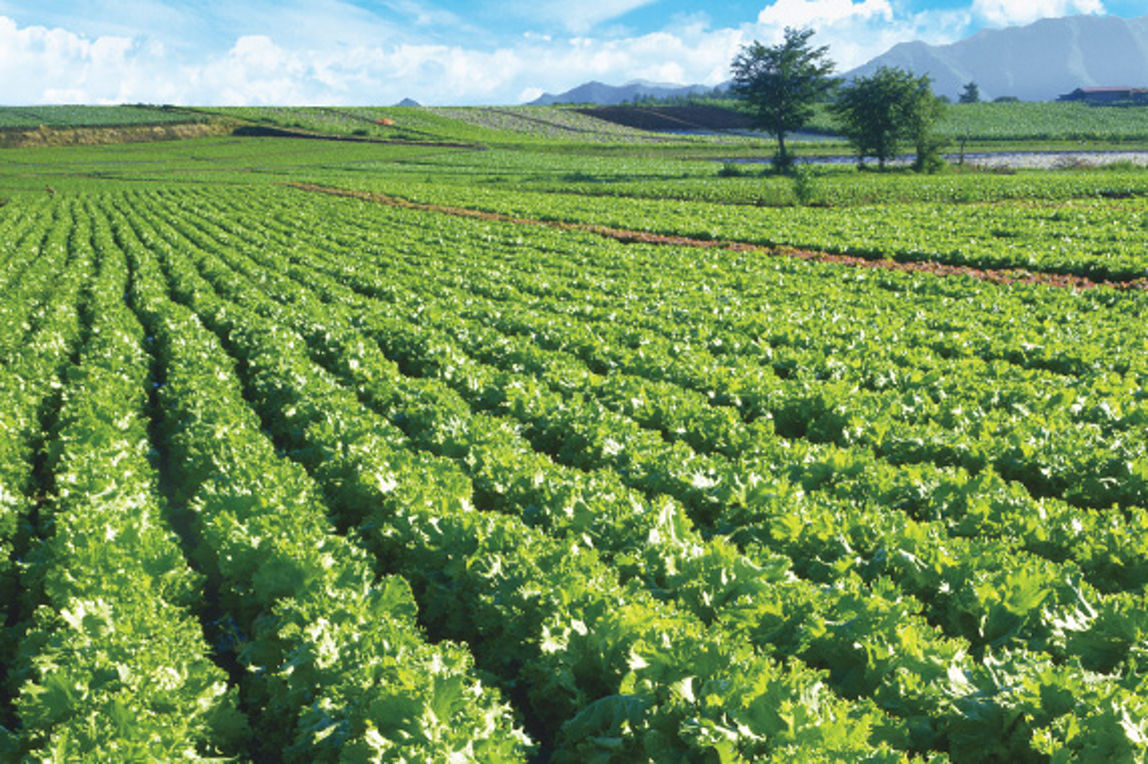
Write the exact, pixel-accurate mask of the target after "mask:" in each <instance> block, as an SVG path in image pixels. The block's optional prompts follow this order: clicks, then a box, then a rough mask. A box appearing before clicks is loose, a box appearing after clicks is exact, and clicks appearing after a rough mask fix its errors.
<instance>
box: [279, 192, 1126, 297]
mask: <svg viewBox="0 0 1148 764" xmlns="http://www.w3.org/2000/svg"><path fill="white" fill-rule="evenodd" d="M287 185H288V186H290V187H291V188H296V189H299V190H301V191H308V192H312V193H322V194H330V195H332V196H345V197H350V198H353V199H361V200H363V201H368V202H375V203H378V204H386V205H389V206H392V207H402V208H405V209H413V210H423V211H427V212H438V213H442V214H445V215H455V216H457V217H464V218H473V219H476V220H491V221H497V222H501V223H515V224H518V225H534V226H541V227H545V228H555V229H558V230H560V231H581V232H585V233H593V234H597V235H599V236H605V237H607V238H610V239H614V240H616V241H620V242H623V243H641V244H667V245H672V246H678V247H699V248H705V249H710V248H718V249H727V250H730V251H733V252H764V253H766V254H769V255H774V256H780V257H795V258H798V259H801V260H812V261H815V262H819V263H836V264H838V265H847V266H852V267H856V268H873V269H879V270H887V271H908V272H913V273H931V274H933V275H936V276H970V277H972V278H977V279H981V280H983V281H990V282H992V283H995V284H1045V285H1047V286H1053V287H1060V288H1063V289H1067V288H1073V289H1094V288H1096V287H1101V286H1106V287H1112V288H1113V289H1120V290H1140V291H1148V278H1139V279H1135V280H1130V281H1093V280H1091V279H1089V278H1085V277H1084V276H1074V275H1071V274H1063V273H1047V272H1043V271H1035V272H1034V271H1027V270H1022V269H991V268H973V267H970V266H965V265H946V264H944V263H937V262H931V261H909V262H900V261H896V260H886V259H880V260H876V259H867V258H864V257H856V256H854V255H836V254H833V253H831V252H818V251H815V250H808V249H797V248H794V247H784V246H782V247H766V246H762V245H760V244H749V243H746V242H739V241H722V240H709V239H694V238H689V237H686V236H667V235H664V234H654V233H647V232H644V231H631V230H626V229H624V228H610V227H608V226H601V225H591V224H588V223H564V222H560V221H554V220H538V219H535V218H521V217H514V216H512V215H503V214H501V213H497V212H485V211H483V210H476V209H471V208H469V207H454V206H450V205H443V204H425V203H423V202H412V201H410V200H409V199H402V198H399V197H396V196H388V195H387V194H380V193H374V192H370V191H353V190H350V189H345V188H335V187H332V186H320V185H316V184H312V183H288V184H287Z"/></svg>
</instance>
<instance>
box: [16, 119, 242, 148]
mask: <svg viewBox="0 0 1148 764" xmlns="http://www.w3.org/2000/svg"><path fill="white" fill-rule="evenodd" d="M234 129H235V125H234V124H233V123H228V122H178V123H174V124H163V125H126V126H122V127H63V128H60V127H45V126H44V125H41V126H40V127H36V128H14V129H6V130H0V148H25V147H34V146H102V145H107V144H113V143H148V142H152V141H175V140H182V139H185V138H209V137H214V136H220V135H228V134H230V133H231V131H232V130H234Z"/></svg>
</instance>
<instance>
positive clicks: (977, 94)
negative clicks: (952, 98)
mask: <svg viewBox="0 0 1148 764" xmlns="http://www.w3.org/2000/svg"><path fill="white" fill-rule="evenodd" d="M959 102H960V103H980V102H981V89H980V88H979V87H977V83H975V82H969V83H966V84H965V89H964V90H962V91H961V96H960V99H959Z"/></svg>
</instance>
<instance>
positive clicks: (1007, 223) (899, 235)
mask: <svg viewBox="0 0 1148 764" xmlns="http://www.w3.org/2000/svg"><path fill="white" fill-rule="evenodd" d="M356 187H361V188H365V189H368V190H376V191H383V192H385V193H388V194H391V195H394V196H399V197H402V198H405V199H410V200H414V201H418V202H423V203H428V204H445V205H454V206H461V207H469V208H473V209H479V210H484V211H487V212H494V213H500V214H506V215H511V216H515V217H524V218H533V219H540V220H555V221H562V222H568V223H589V224H594V225H604V226H612V227H616V228H621V229H628V230H639V231H645V232H650V233H657V234H670V235H680V236H688V237H693V238H698V239H717V240H726V241H737V242H747V243H751V244H758V245H763V246H770V247H773V246H787V247H795V248H801V249H813V250H818V251H825V252H832V253H836V254H846V255H857V256H861V257H866V258H875V259H882V258H888V259H893V260H900V261H931V262H940V263H945V264H949V265H968V266H975V267H979V268H1004V269H1017V268H1019V269H1028V270H1036V271H1046V272H1051V273H1068V274H1076V275H1081V276H1087V277H1090V278H1096V279H1136V278H1143V277H1144V276H1146V275H1148V261H1146V260H1145V256H1144V252H1143V247H1142V246H1141V244H1142V241H1143V230H1144V227H1145V225H1146V224H1148V221H1146V219H1145V215H1144V208H1145V204H1144V201H1143V200H1141V199H1130V200H1107V199H1104V200H1077V201H1074V202H1072V203H1070V204H1056V205H1053V204H1047V205H1041V204H1023V205H1022V204H1008V203H1002V204H995V205H950V204H927V203H914V204H903V205H872V206H858V207H846V208H831V209H825V208H817V207H802V208H765V207H763V208H756V207H755V208H747V207H745V206H744V205H726V204H713V203H707V202H696V201H689V202H686V201H678V200H663V199H635V198H604V197H596V196H581V195H577V194H561V193H559V194H555V193H540V192H530V191H517V190H515V191H507V190H504V189H496V188H493V187H485V188H475V187H467V186H460V185H446V184H434V185H431V184H423V183H417V182H413V181H401V180H393V181H392V180H383V181H378V180H371V181H358V182H357V183H356Z"/></svg>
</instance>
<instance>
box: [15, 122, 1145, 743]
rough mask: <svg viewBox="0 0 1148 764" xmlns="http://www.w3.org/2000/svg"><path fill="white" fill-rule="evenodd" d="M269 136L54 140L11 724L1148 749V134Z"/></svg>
mask: <svg viewBox="0 0 1148 764" xmlns="http://www.w3.org/2000/svg"><path fill="white" fill-rule="evenodd" d="M512 116H513V115H512ZM438 118H440V119H445V118H446V117H442V116H440V117H438ZM516 118H522V117H521V116H519V117H516ZM579 124H580V123H579ZM491 129H493V128H491ZM243 141H244V142H240V141H239V139H227V140H208V141H188V142H186V149H185V148H178V147H177V148H172V147H156V148H147V149H145V148H139V147H133V148H127V149H124V150H123V153H122V154H121V155H120V160H119V163H118V164H115V165H114V166H112V165H111V164H110V163H109V162H108V155H107V153H106V152H107V151H110V150H107V149H100V150H96V149H91V148H86V149H75V150H64V149H53V150H48V149H44V150H41V151H42V152H48V151H54V152H55V153H53V154H47V153H39V154H38V153H36V152H33V151H25V152H24V153H16V152H13V153H11V154H8V155H6V156H8V157H10V159H11V164H10V165H9V168H10V169H9V170H7V171H6V172H8V174H7V175H5V174H3V173H0V185H3V188H4V193H5V194H6V195H7V202H6V203H5V204H3V206H0V347H2V358H3V360H4V363H3V365H2V366H0V591H2V593H3V596H0V607H2V608H3V611H2V613H0V617H3V618H4V620H5V624H6V628H5V630H4V633H3V641H2V642H0V688H2V693H0V758H3V759H4V760H21V759H26V760H29V761H52V762H56V761H59V762H64V761H74V760H85V761H172V760H183V759H190V760H195V759H221V760H239V761H299V762H311V761H337V760H343V761H379V760H382V761H409V762H468V761H474V762H504V761H505V762H515V761H517V762H555V763H556V764H561V763H570V762H579V763H581V762H594V763H601V764H613V763H617V764H622V763H625V762H647V761H648V762H743V761H744V762H750V761H778V762H790V761H801V762H807V761H808V762H837V761H849V762H853V761H858V762H861V761H867V762H901V761H911V760H921V761H946V760H949V761H954V762H983V761H999V762H1018V761H1020V762H1049V761H1053V762H1062V761H1063V762H1067V761H1120V762H1123V761H1129V762H1131V761H1143V760H1145V758H1146V757H1148V601H1146V597H1148V594H1146V585H1148V437H1146V434H1148V395H1146V393H1145V390H1144V383H1145V380H1146V379H1148V331H1146V329H1145V319H1144V317H1145V316H1146V315H1148V294H1146V292H1145V289H1144V279H1145V276H1148V265H1146V263H1148V261H1146V259H1145V255H1144V250H1145V244H1146V243H1148V240H1146V236H1145V234H1146V230H1148V222H1146V221H1148V217H1146V215H1145V211H1146V207H1145V202H1144V197H1143V191H1142V189H1144V188H1148V183H1146V182H1145V176H1144V175H1143V171H1136V170H1134V169H1130V168H1125V169H1123V170H1121V171H1120V172H1119V173H1109V174H1107V175H1106V174H1105V173H1104V172H1103V171H1097V172H1095V173H1093V174H1086V173H1081V174H1080V176H1079V177H1080V182H1079V184H1078V185H1073V183H1076V182H1077V181H1076V180H1073V179H1072V178H1071V177H1069V176H1068V175H1066V174H1064V173H1061V174H1059V175H1056V176H1055V178H1056V183H1057V185H1056V188H1057V189H1060V190H1058V191H1057V192H1056V194H1055V196H1056V198H1053V199H1049V198H1036V197H1029V196H1025V195H1024V191H1023V187H1021V186H1020V185H1019V184H1018V182H1017V181H1016V180H1015V179H1014V178H1009V177H1003V178H1002V179H1001V180H1000V184H1001V185H1000V188H1001V189H1004V190H1003V191H1001V192H1000V193H999V194H993V193H992V192H991V191H990V192H986V193H990V194H991V195H992V198H991V199H990V200H989V201H975V200H974V201H968V202H965V203H956V202H953V201H946V202H935V201H929V200H928V199H926V198H918V199H916V200H912V201H903V200H902V199H901V198H900V197H902V196H908V197H912V196H913V194H914V192H913V191H912V188H910V187H909V184H911V183H912V182H913V181H914V179H913V178H909V177H903V178H902V180H903V182H904V183H905V184H906V190H905V192H904V194H900V193H898V194H892V196H897V197H898V199H896V200H891V201H890V200H886V201H884V202H879V203H878V202H873V201H872V200H869V201H867V202H866V204H864V205H860V204H859V205H848V204H842V205H838V206H823V207H803V206H798V205H795V204H792V203H790V204H789V205H788V206H778V207H761V206H758V205H757V204H755V203H753V202H752V201H751V200H746V199H741V198H739V197H738V195H737V194H736V193H735V194H733V196H732V197H726V196H724V195H723V192H722V191H721V189H720V188H719V187H718V186H717V184H720V183H722V182H723V181H722V180H720V179H718V178H717V177H716V175H715V174H714V173H715V170H714V168H712V167H706V168H705V169H700V168H701V165H698V164H696V163H695V164H693V165H690V167H689V168H685V165H684V164H676V165H673V168H674V169H673V171H672V172H662V173H661V174H660V175H659V168H660V167H661V165H659V164H658V160H655V159H652V158H649V157H642V156H637V155H634V156H633V157H631V158H630V159H629V160H626V161H629V162H631V163H632V164H630V165H625V163H624V162H623V160H622V158H620V157H615V159H617V161H618V162H619V163H620V164H618V165H617V166H618V167H622V166H627V167H629V168H630V170H633V171H634V172H639V171H641V172H647V173H649V174H650V175H651V176H654V175H659V178H660V180H658V181H657V182H659V183H661V184H662V185H663V186H674V185H675V184H677V185H678V186H680V187H681V188H699V187H703V186H704V187H712V192H707V193H705V194H704V197H705V198H704V199H703V200H696V201H690V200H689V199H688V198H684V195H683V194H673V193H667V194H665V195H656V194H646V195H642V194H633V195H622V196H618V195H613V194H611V193H609V192H605V193H593V189H589V188H585V189H582V190H578V191H575V190H570V189H563V188H560V187H559V186H560V185H561V182H560V181H561V178H562V177H563V173H575V172H577V173H579V176H578V177H579V178H580V180H579V181H578V183H581V184H583V185H585V186H593V185H595V184H598V185H601V186H603V187H604V186H606V185H608V184H609V182H610V179H609V178H604V177H595V175H594V174H593V173H594V172H602V173H605V172H609V171H608V170H606V169H603V168H604V167H605V166H606V165H608V164H610V162H611V161H614V160H611V159H609V158H608V157H607V158H606V159H598V160H594V161H593V162H592V161H589V160H588V159H586V158H585V157H583V158H579V157H576V156H573V155H572V154H564V153H562V152H555V154H554V155H553V156H551V157H550V160H551V161H552V162H553V166H554V167H556V168H558V169H556V170H553V171H550V170H547V169H546V167H547V165H546V161H545V160H546V157H545V156H543V155H539V156H542V159H538V158H535V159H532V160H530V161H526V157H527V156H528V154H522V155H520V156H518V157H517V158H515V159H514V160H513V161H514V162H519V163H520V164H518V165H514V166H511V164H507V165H503V166H501V169H499V167H500V166H499V165H498V164H497V161H501V160H500V156H501V155H499V154H498V153H497V152H490V153H485V154H484V153H480V152H469V153H468V152H466V151H460V150H459V149H458V148H457V147H455V148H450V149H447V148H428V147H417V146H416V147H411V146H405V145H402V146H392V147H388V146H385V145H382V144H379V145H359V144H354V145H349V146H338V145H335V144H334V142H326V143H320V142H314V143H312V144H307V143H305V142H297V141H292V140H290V139H279V140H278V141H276V140H275V139H255V138H252V139H243ZM531 145H532V146H535V148H537V147H536V145H535V144H531ZM639 145H642V144H639ZM690 145H692V144H690ZM245 147H246V148H245ZM253 147H254V148H253ZM182 151H186V152H187V153H186V154H185V155H180V152H182ZM276 151H278V152H280V153H276ZM339 151H345V152H348V153H346V154H344V155H341V156H337V155H336V152H339ZM148 152H151V153H148ZM149 157H151V159H149ZM129 158H131V159H130V160H129ZM48 160H51V162H50V164H51V166H52V167H53V168H54V169H53V170H52V172H54V173H56V174H55V175H53V174H50V173H49V172H48V171H47V170H46V169H45V168H46V167H48V165H49V161H48ZM149 162H150V163H149ZM535 162H537V164H535ZM595 162H597V163H598V164H595ZM38 163H39V164H38ZM97 168H99V169H98V171H97ZM595 168H597V169H595ZM683 168H685V169H683ZM691 168H693V169H691ZM432 172H433V173H438V175H437V176H435V177H424V176H425V174H426V173H432ZM500 172H501V173H504V174H511V173H518V174H519V176H520V177H519V176H516V177H519V180H523V181H529V182H524V183H521V184H520V183H519V181H518V180H514V179H511V180H510V181H509V182H508V181H507V179H506V178H505V177H504V178H503V179H501V180H500V179H498V178H495V177H494V176H495V175H496V174H498V173H500ZM618 172H621V171H618ZM101 173H102V174H101ZM1029 177H1031V178H1035V180H1033V181H1032V183H1033V185H1034V186H1039V185H1040V176H1037V175H1033V176H1029ZM1050 177H1051V176H1050ZM45 179H46V180H47V182H50V183H51V184H53V186H52V187H50V189H49V191H50V193H45V192H44V191H43V190H42V187H43V185H44V183H45ZM616 179H617V180H618V181H619V182H625V183H628V184H630V185H631V186H633V187H636V186H637V185H639V184H640V181H639V180H636V179H634V178H620V177H619V178H616ZM734 180H735V181H736V182H737V183H743V182H744V181H743V180H742V179H734ZM288 181H290V182H291V183H294V184H295V185H289V184H288ZM652 181H653V178H651V182H652ZM762 182H763V183H765V182H766V181H762ZM818 182H820V183H822V184H823V186H822V187H823V188H825V189H828V188H830V187H831V186H832V185H833V184H836V183H838V182H840V183H842V184H848V183H850V182H854V181H850V180H849V179H848V178H844V179H842V180H840V181H838V180H835V179H834V178H833V177H832V176H829V175H827V176H825V177H823V178H821V179H820V180H819V181H818ZM876 182H877V181H874V183H876ZM881 182H882V183H884V182H885V181H881ZM890 182H891V181H890ZM950 182H951V183H953V184H956V185H958V186H960V185H961V184H962V183H965V185H964V186H962V187H963V188H966V189H971V191H973V192H976V193H982V191H983V190H984V189H985V188H987V187H988V186H989V185H991V184H990V181H989V180H986V178H985V176H975V177H974V176H970V178H969V180H968V181H967V183H966V182H965V181H964V180H963V179H962V176H960V175H954V176H952V179H951V181H950ZM304 183H306V184H307V185H303V184H304ZM866 183H868V181H866ZM921 183H922V184H928V183H932V184H933V185H932V186H930V188H933V189H934V190H935V188H936V183H935V182H934V181H926V180H922V181H921ZM1114 183H1115V184H1117V185H1118V187H1119V190H1120V193H1119V194H1115V193H1105V192H1106V191H1107V190H1108V189H1110V188H1116V186H1113V185H1112V184H1114ZM516 185H527V186H529V188H528V189H523V188H516V187H515V186H516ZM738 187H741V186H738ZM922 187H924V186H922ZM579 188H581V187H579ZM1074 188H1078V189H1079V193H1074V192H1073V190H1072V189H1074ZM336 189H343V190H345V191H346V192H347V194H352V195H341V196H336V195H333V194H331V193H323V191H324V190H336ZM1009 189H1012V190H1009ZM1018 189H1019V190H1018ZM924 193H928V194H932V193H934V191H925V192H922V194H924ZM881 194H882V195H885V196H890V194H886V193H885V191H882V192H881ZM1017 197H1019V198H1017ZM384 202H385V203H384ZM604 226H613V227H616V228H625V229H627V230H629V231H631V232H633V231H640V232H644V233H649V234H659V235H665V237H664V238H657V237H654V236H651V237H649V238H648V239H646V240H642V239H638V240H635V239H634V238H633V237H630V238H626V237H619V236H617V235H610V234H611V231H610V230H607V229H605V228H604ZM670 236H676V237H679V238H676V239H674V238H669V237H670ZM717 244H722V245H723V246H716V245H717ZM732 244H737V245H738V246H733V245H732ZM787 248H790V249H787ZM797 248H800V249H801V250H802V251H803V252H808V251H809V250H814V249H815V250H817V251H819V252H821V253H822V254H823V255H825V256H824V257H820V258H814V257H793V256H787V255H792V254H793V253H794V251H796V249H797ZM838 256H841V257H838ZM845 256H849V257H845ZM853 256H857V259H858V260H860V261H861V263H858V262H855V261H854V260H853V259H850V258H852V257H853ZM835 258H836V259H835ZM864 262H877V263H880V264H881V265H882V267H859V266H860V265H861V264H864ZM904 263H909V264H920V263H927V264H929V265H930V267H931V266H936V268H937V269H939V270H938V271H937V272H929V271H927V270H926V271H922V270H920V269H912V268H904V267H900V264H904ZM994 269H996V270H995V271H994ZM990 271H993V272H999V273H1001V274H1004V276H1007V278H1001V279H996V280H994V279H991V278H986V275H987V274H989V272H990ZM1062 277H1063V278H1067V277H1071V278H1072V279H1076V280H1074V281H1069V282H1064V281H1063V278H1062Z"/></svg>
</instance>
